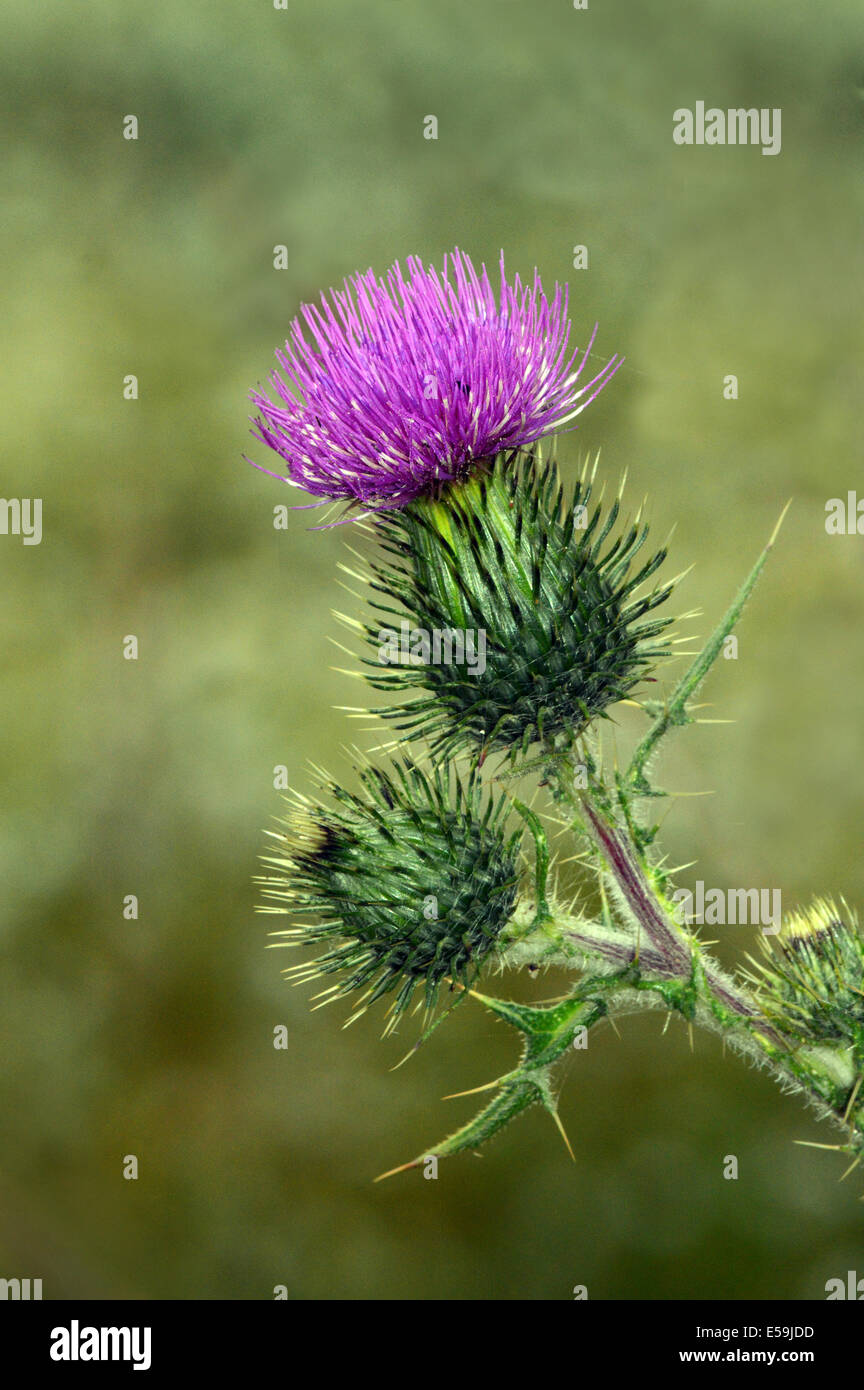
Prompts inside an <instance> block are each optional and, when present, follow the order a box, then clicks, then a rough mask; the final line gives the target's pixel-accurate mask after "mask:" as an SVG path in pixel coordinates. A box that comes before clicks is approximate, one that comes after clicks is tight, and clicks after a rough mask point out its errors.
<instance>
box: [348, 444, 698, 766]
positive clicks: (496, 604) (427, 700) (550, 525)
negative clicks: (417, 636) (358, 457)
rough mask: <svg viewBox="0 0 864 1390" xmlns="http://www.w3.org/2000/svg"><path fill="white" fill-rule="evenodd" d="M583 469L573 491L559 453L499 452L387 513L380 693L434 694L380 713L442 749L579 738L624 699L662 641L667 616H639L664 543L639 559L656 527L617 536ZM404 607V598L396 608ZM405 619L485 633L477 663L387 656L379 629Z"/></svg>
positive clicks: (373, 632) (418, 627) (375, 642)
mask: <svg viewBox="0 0 864 1390" xmlns="http://www.w3.org/2000/svg"><path fill="white" fill-rule="evenodd" d="M590 497H591V477H590V476H588V474H587V471H586V472H585V473H583V476H582V478H581V479H580V481H579V482H578V483H577V484H576V487H575V491H574V494H573V497H572V499H571V500H570V501H569V502H565V499H564V489H563V487H562V485H561V482H560V479H559V476H558V471H557V468H556V466H555V464H554V463H547V464H545V465H543V464H541V463H540V462H539V461H538V460H537V459H536V458H535V456H533V455H529V454H522V455H515V454H509V455H506V456H501V455H499V457H498V458H497V459H496V460H495V461H494V463H491V464H490V465H489V466H488V468H487V469H486V470H485V472H484V471H481V472H478V473H477V474H475V476H473V477H472V478H471V479H469V480H468V481H467V482H465V483H460V484H454V485H452V486H449V487H448V488H447V489H446V491H445V492H444V494H443V495H442V496H441V498H440V499H432V500H430V499H424V500H422V501H418V502H414V503H412V504H411V505H410V506H408V507H406V508H404V509H402V510H399V511H389V512H384V513H382V514H380V515H379V517H378V519H377V522H376V526H377V530H378V532H379V534H380V539H381V541H382V543H383V546H384V550H385V552H387V553H388V556H389V557H391V558H388V559H387V560H386V561H385V562H384V563H383V564H377V565H375V566H374V567H373V576H374V577H373V584H372V587H373V589H374V590H376V591H377V592H378V593H379V594H381V595H384V596H385V600H386V601H385V602H380V601H379V602H376V603H375V605H374V606H375V608H376V610H377V611H378V612H379V613H381V614H382V621H383V622H384V623H387V624H388V628H382V627H381V626H378V627H374V626H371V625H368V626H367V627H366V637H367V639H368V641H369V643H370V644H371V645H372V646H373V647H374V648H376V658H375V659H373V660H369V659H367V660H366V661H365V662H364V665H366V666H367V667H370V668H372V670H371V671H370V672H368V673H367V678H368V680H369V681H370V683H371V684H372V685H373V686H375V687H377V688H379V689H383V690H390V691H399V692H402V691H405V692H407V691H408V690H410V689H411V688H414V689H416V688H417V686H418V685H419V686H422V687H425V691H426V693H425V694H424V695H421V696H420V697H419V698H415V699H413V700H408V701H407V702H406V703H404V704H402V705H397V706H391V707H388V708H386V709H384V710H382V711H378V712H379V713H382V714H383V715H384V716H385V717H387V718H390V719H392V720H394V721H395V723H396V725H397V727H398V728H399V729H400V730H401V731H402V733H403V736H405V737H408V738H412V737H425V738H428V739H429V740H430V743H431V746H432V748H433V750H434V751H435V752H438V753H444V754H448V755H449V754H450V753H453V752H455V751H459V750H470V751H472V752H474V753H476V752H478V751H479V752H481V753H482V754H483V755H485V754H486V753H487V752H489V751H493V750H510V751H511V753H512V754H513V755H514V756H515V754H516V752H517V751H522V752H524V751H525V750H527V748H528V746H529V745H530V744H532V743H536V742H540V743H544V744H545V745H546V746H547V747H551V746H554V745H555V744H556V740H557V741H558V746H560V745H561V744H562V743H570V742H572V740H573V739H574V738H575V737H577V736H578V735H579V734H580V733H581V732H582V731H583V730H584V729H585V727H586V726H587V725H588V723H589V722H590V721H591V720H592V719H594V718H595V717H597V716H598V715H603V714H604V712H605V711H606V710H607V708H608V706H609V705H611V704H613V703H614V702H615V701H617V700H620V699H622V698H623V697H624V696H626V695H627V694H628V693H629V692H630V691H631V690H632V689H633V687H634V686H635V685H636V683H637V682H638V681H639V679H640V677H642V676H643V675H644V673H645V671H646V668H648V667H649V666H650V664H651V663H652V662H654V661H655V660H656V659H657V658H659V657H661V656H663V655H666V654H667V653H668V651H669V648H668V646H665V645H656V644H655V639H656V638H657V636H658V634H659V633H660V632H661V631H662V630H663V629H664V628H666V627H668V625H669V623H670V622H671V619H654V620H651V621H648V622H645V621H642V620H643V619H644V618H645V617H646V615H647V614H649V613H650V612H651V610H652V609H654V608H656V607H657V606H658V604H660V603H662V602H663V600H664V599H665V598H666V597H667V596H668V594H669V592H670V590H671V588H672V584H671V583H670V584H666V585H664V586H661V587H655V588H654V589H652V590H651V591H650V592H648V593H646V594H643V595H642V596H637V595H636V590H637V589H638V588H639V586H640V585H643V584H644V583H645V581H646V580H648V579H649V577H650V576H651V575H652V574H653V573H654V572H655V570H656V569H657V568H658V566H659V565H660V564H661V563H662V561H663V559H664V558H665V554H666V552H665V550H661V551H659V552H657V553H656V554H654V555H652V556H651V558H650V559H648V560H647V561H646V562H645V563H644V564H643V565H642V566H641V567H640V568H638V569H636V570H635V572H634V571H632V568H631V567H632V561H633V559H634V557H635V555H636V554H637V552H638V551H639V550H641V548H642V546H643V545H644V543H645V540H646V537H647V529H646V528H645V527H644V526H641V525H640V524H639V521H638V518H637V521H636V523H635V524H633V525H631V526H630V527H629V529H626V530H625V531H624V532H623V533H622V534H619V535H618V537H617V538H615V539H612V537H611V533H612V530H613V527H614V526H615V523H616V521H617V519H618V513H619V502H618V501H617V500H616V501H615V502H613V504H612V505H611V507H609V508H608V509H605V511H604V509H603V508H602V507H601V506H599V505H597V506H595V507H593V509H590V508H589V500H590ZM394 602H395V604H396V605H398V607H394V606H393V604H394ZM406 621H407V624H408V626H409V627H410V629H411V630H412V631H414V632H417V631H419V632H421V633H426V634H433V635H434V634H435V633H438V634H446V633H448V632H450V633H452V634H453V635H454V637H455V636H456V635H459V634H461V635H462V636H463V640H465V639H466V635H467V634H471V638H472V641H473V645H474V650H475V652H476V648H477V646H478V644H479V642H480V637H479V634H481V633H482V634H484V636H483V639H482V640H483V641H484V642H485V653H484V658H485V668H483V665H482V663H481V662H479V661H477V660H473V663H469V662H468V661H464V662H459V661H453V660H443V661H440V662H436V661H435V660H433V661H431V662H425V663H424V664H419V665H418V664H414V663H413V662H412V661H411V659H410V658H409V660H407V661H404V663H403V664H400V665H398V666H393V665H382V664H381V663H382V661H383V660H385V659H388V658H386V657H385V656H384V655H383V654H382V653H383V648H382V646H381V643H382V632H386V631H388V630H389V631H392V632H395V630H396V628H399V627H400V626H401V625H402V624H403V623H405V622H406Z"/></svg>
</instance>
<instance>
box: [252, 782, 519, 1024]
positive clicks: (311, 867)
mask: <svg viewBox="0 0 864 1390" xmlns="http://www.w3.org/2000/svg"><path fill="white" fill-rule="evenodd" d="M360 776H361V781H362V784H363V792H362V793H361V794H359V795H358V794H354V793H351V792H348V791H345V790H344V789H343V788H342V787H339V786H335V785H332V784H331V785H329V786H328V788H327V790H328V791H329V794H330V796H331V797H332V800H333V802H334V803H335V805H334V806H333V808H332V809H330V808H326V807H322V806H320V805H318V804H315V803H313V802H310V801H309V800H307V799H306V798H305V797H296V798H295V799H294V801H293V802H291V803H289V804H290V805H291V811H290V814H289V815H288V817H287V818H285V819H284V820H282V821H279V822H278V824H279V829H278V830H276V831H271V832H269V833H270V834H271V836H272V837H273V839H274V840H275V841H276V845H277V847H278V848H277V850H276V852H275V853H272V854H268V855H265V856H263V857H262V859H263V862H264V863H265V864H266V865H267V866H268V869H269V870H270V872H269V873H268V874H267V875H266V876H262V877H261V878H259V880H258V882H259V883H260V884H261V885H262V888H263V896H264V897H265V898H267V899H268V900H269V903H270V904H275V906H271V905H267V906H264V907H262V908H261V910H262V911H265V912H280V913H289V914H291V915H292V916H294V917H295V918H301V919H307V918H308V919H312V920H308V921H307V920H303V921H302V922H300V923H298V924H297V925H295V926H292V927H289V928H288V929H287V930H285V931H279V932H275V933H274V936H277V937H280V938H282V940H281V941H280V942H279V943H278V944H280V945H292V946H316V947H319V946H323V947H324V950H323V952H322V953H321V954H319V955H318V956H317V957H316V958H315V959H313V960H311V961H309V962H305V963H303V964H300V965H296V966H294V967H292V968H290V969H289V970H287V971H286V972H285V973H286V974H287V975H289V976H290V977H291V978H292V979H293V981H294V982H295V983H301V982H303V981H305V980H311V979H315V978H317V977H319V976H322V975H329V974H331V973H333V972H339V973H340V974H341V975H342V979H340V981H339V982H338V983H337V984H335V985H333V986H331V987H330V988H329V989H327V990H325V991H324V994H325V996H326V998H324V1002H330V1001H331V1000H332V999H336V998H341V997H343V996H344V995H347V994H349V993H352V992H355V991H356V992H359V993H360V996H361V997H360V1000H359V1007H358V1008H357V1010H356V1012H355V1014H354V1015H353V1017H357V1016H358V1015H359V1014H360V1013H363V1012H364V1011H365V1009H366V1008H368V1006H369V1005H370V1004H372V1003H373V1002H374V1001H375V1000H376V999H378V998H380V997H381V996H382V995H384V994H388V993H390V992H391V991H394V990H395V991H396V998H395V1000H394V1001H393V1003H392V1004H391V1008H390V1011H389V1020H388V1024H387V1028H386V1029H385V1032H389V1031H390V1030H391V1029H392V1028H393V1027H394V1026H395V1024H396V1023H397V1021H398V1019H399V1018H400V1016H401V1015H402V1014H403V1013H404V1012H405V1010H406V1008H407V1007H408V1005H409V1004H410V1002H411V1000H412V998H413V996H414V994H415V991H416V990H417V989H418V987H420V988H422V1002H423V1003H425V1005H426V1007H427V1009H431V1008H432V1007H433V1006H434V1005H435V1002H436V999H437V997H438V993H439V989H440V986H441V984H442V982H446V981H448V980H449V981H451V982H452V981H458V982H461V983H462V984H465V985H467V984H469V983H470V981H471V980H472V979H473V978H474V977H475V976H476V973H477V971H478V968H479V967H480V965H481V964H482V963H483V962H484V961H485V960H486V959H487V958H488V957H489V956H490V955H491V954H492V953H493V952H494V951H495V948H496V943H497V941H498V938H499V936H500V934H501V932H502V930H503V928H504V927H505V926H506V924H507V922H508V921H509V919H510V917H511V915H512V910H513V906H514V902H515V898H516V889H517V880H518V871H517V859H516V856H517V847H518V842H519V839H520V838H521V830H520V831H517V832H516V833H515V834H513V835H511V836H510V837H509V838H508V837H507V835H506V834H505V831H504V829H503V827H502V821H503V819H504V813H505V802H504V800H503V799H500V800H497V801H496V800H494V799H491V798H488V797H486V796H485V795H484V792H483V788H482V786H481V784H480V782H479V780H478V778H477V776H476V774H475V775H472V776H470V777H468V778H467V779H466V780H464V781H463V780H460V778H459V777H458V776H456V775H455V774H448V773H446V772H442V771H441V770H440V769H436V770H435V771H434V772H431V773H428V774H427V773H426V772H423V771H422V770H421V769H420V768H419V767H417V766H416V765H414V764H413V763H411V762H409V761H405V762H404V763H395V764H394V765H393V770H392V774H391V775H388V774H387V773H385V772H383V771H381V770H380V769H378V768H374V767H367V768H364V769H363V771H362V772H361V774H360ZM319 997H320V996H319Z"/></svg>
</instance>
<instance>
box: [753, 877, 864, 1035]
mask: <svg viewBox="0 0 864 1390" xmlns="http://www.w3.org/2000/svg"><path fill="white" fill-rule="evenodd" d="M774 941H775V942H776V946H775V947H774V948H773V949H772V947H771V946H770V945H769V944H768V942H767V940H765V939H764V938H763V940H762V948H763V955H764V956H765V960H763V961H759V962H752V963H753V964H754V965H755V966H756V975H754V976H751V979H752V980H753V982H754V983H755V984H756V986H757V992H758V996H759V1002H760V1004H761V1005H762V1007H763V1009H764V1010H765V1013H766V1015H767V1017H769V1018H770V1019H771V1020H772V1022H774V1023H775V1024H776V1025H777V1026H778V1027H779V1028H781V1029H782V1030H783V1031H784V1032H786V1033H788V1034H789V1035H791V1036H792V1037H796V1038H799V1039H800V1040H802V1041H804V1042H810V1043H820V1042H825V1043H835V1044H841V1045H852V1046H853V1047H855V1048H856V1050H857V1051H858V1052H859V1053H860V1055H861V1059H862V1060H864V937H862V935H861V932H860V930H859V928H858V923H857V920H856V918H855V916H854V914H853V913H852V912H850V910H849V908H848V906H847V905H846V904H845V903H843V904H842V906H841V907H838V906H837V904H836V903H835V902H834V900H833V899H831V898H818V899H817V900H816V901H815V902H814V903H812V904H811V906H810V907H808V908H806V909H804V910H803V911H799V912H795V913H793V914H792V915H791V916H789V917H787V918H786V920H785V921H784V923H783V926H782V928H781V931H780V933H779V935H778V936H777V937H776V938H774Z"/></svg>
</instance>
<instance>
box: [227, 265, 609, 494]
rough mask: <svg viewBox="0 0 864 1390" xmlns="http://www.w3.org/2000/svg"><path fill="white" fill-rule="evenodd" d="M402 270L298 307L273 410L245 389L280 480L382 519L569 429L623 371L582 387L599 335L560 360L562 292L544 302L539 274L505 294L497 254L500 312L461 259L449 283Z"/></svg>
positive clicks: (361, 277) (565, 328)
mask: <svg viewBox="0 0 864 1390" xmlns="http://www.w3.org/2000/svg"><path fill="white" fill-rule="evenodd" d="M448 261H449V265H448ZM407 267H408V273H407V279H406V277H405V276H404V275H403V272H402V269H401V267H400V265H399V264H398V262H397V263H396V264H395V265H394V266H393V267H392V269H391V270H390V271H389V272H388V274H387V279H386V281H384V280H379V279H377V278H376V277H375V274H374V272H373V271H372V270H368V271H366V272H365V274H358V275H355V276H352V277H351V279H350V280H347V281H346V282H345V288H344V290H331V292H330V300H329V301H328V299H327V297H326V296H325V295H323V294H322V296H321V305H320V308H319V307H316V306H314V305H309V304H307V305H304V306H303V307H302V318H296V319H294V321H293V322H292V324H291V333H290V338H289V340H288V342H287V343H286V344H285V350H284V352H277V353H276V356H277V358H278V360H279V363H280V365H281V367H282V368H283V372H284V376H283V375H282V374H281V373H280V372H278V371H274V372H272V373H271V378H270V379H271V381H272V384H273V387H274V390H275V394H276V395H277V396H278V401H273V400H270V399H269V398H268V397H267V396H265V395H263V394H261V393H260V392H257V391H255V392H252V400H253V401H254V403H255V405H256V406H257V407H258V409H259V410H260V412H261V413H260V415H259V416H258V417H257V419H255V420H253V433H254V434H255V435H256V436H257V437H258V439H260V440H261V441H262V442H263V443H264V444H267V445H269V447H270V448H271V449H274V450H275V451H276V453H277V454H279V455H280V457H281V458H282V459H284V461H285V464H286V470H285V471H286V474H287V477H286V478H285V481H287V482H289V483H292V484H293V485H294V486H296V487H302V488H305V490H306V491H307V492H311V493H314V494H315V495H317V496H318V497H323V498H332V499H345V500H347V501H349V502H353V503H356V504H358V505H360V506H362V507H365V508H368V509H381V508H385V507H398V506H403V505H405V504H406V503H408V502H410V501H412V500H413V499H414V498H416V497H420V496H425V495H429V494H432V493H436V492H437V491H438V489H439V488H440V486H441V484H442V483H445V482H448V481H453V480H457V479H460V478H464V477H466V476H467V475H468V474H469V473H470V472H471V471H472V468H473V466H474V465H475V463H476V462H477V461H478V460H481V459H490V458H493V457H494V456H495V455H496V454H497V453H498V452H499V451H501V450H506V449H516V448H520V447H522V446H524V445H527V444H533V443H534V442H536V440H538V439H539V438H540V437H541V436H542V435H545V434H548V433H550V432H551V431H553V430H557V429H560V428H561V427H562V426H564V425H567V424H569V422H570V421H572V420H573V419H575V417H576V416H577V415H579V414H580V413H581V411H583V410H584V409H585V407H586V406H587V405H588V404H589V403H590V402H591V401H592V400H593V399H594V397H595V396H596V395H597V393H598V392H599V391H600V390H601V389H602V388H603V386H605V384H606V382H607V381H608V380H609V378H610V377H611V376H612V375H613V374H614V373H615V372H616V371H617V369H618V367H619V366H620V365H621V360H622V359H620V358H618V357H612V358H611V359H610V360H609V361H608V362H607V363H606V364H605V366H603V367H602V368H601V370H600V371H599V372H598V373H597V374H596V375H595V376H593V377H592V378H591V380H590V381H587V382H586V383H585V384H584V385H582V386H579V385H578V382H579V379H580V377H581V375H582V371H583V368H584V366H585V363H586V361H587V359H588V355H589V353H590V351H591V347H592V345H593V342H594V337H595V335H596V332H597V328H596V325H595V328H594V332H593V333H592V334H591V337H590V339H589V342H588V346H587V347H586V348H585V349H584V351H583V352H582V354H581V358H580V353H579V350H578V349H577V350H575V351H572V352H569V353H568V343H569V338H570V324H569V321H568V318H567V302H568V295H567V288H566V286H565V288H564V290H563V291H562V290H561V288H560V287H559V286H558V285H556V286H555V294H554V297H553V299H552V302H551V304H550V303H549V301H548V299H547V298H546V295H545V294H544V292H543V286H542V284H541V282H540V276H539V275H538V273H537V272H536V270H535V272H534V283H533V285H532V286H530V287H529V286H527V285H524V286H523V284H522V282H521V280H520V279H519V276H518V275H517V276H516V277H515V279H514V281H513V283H512V285H511V284H508V282H507V280H506V278H505V275H504V256H503V253H502V256H501V284H500V290H499V295H498V302H497V303H496V299H495V293H494V291H493V289H492V286H491V284H490V281H489V276H488V274H487V272H486V267H485V266H483V267H482V270H481V273H480V274H479V275H478V274H477V272H476V271H475V269H474V267H473V265H472V264H471V261H470V259H469V257H468V256H466V255H464V254H463V253H462V252H461V251H459V250H458V249H457V250H455V251H454V252H453V253H452V254H451V255H450V256H449V257H445V264H444V271H443V274H441V273H439V272H438V271H437V270H436V269H434V268H433V267H429V269H425V268H424V266H423V263H422V261H421V260H420V258H419V257H417V256H410V257H409V258H408V262H407ZM304 324H305V327H306V328H307V329H308V331H309V333H310V334H311V337H312V339H313V340H314V341H313V343H310V342H309V341H308V340H307V338H306V336H305V334H304ZM577 358H580V360H578V361H577ZM250 462H252V460H250ZM260 466H261V465H259V464H255V467H260ZM263 471H264V472H270V470H269V469H264V470H263ZM271 476H273V477H282V474H280V473H273V474H271Z"/></svg>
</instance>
